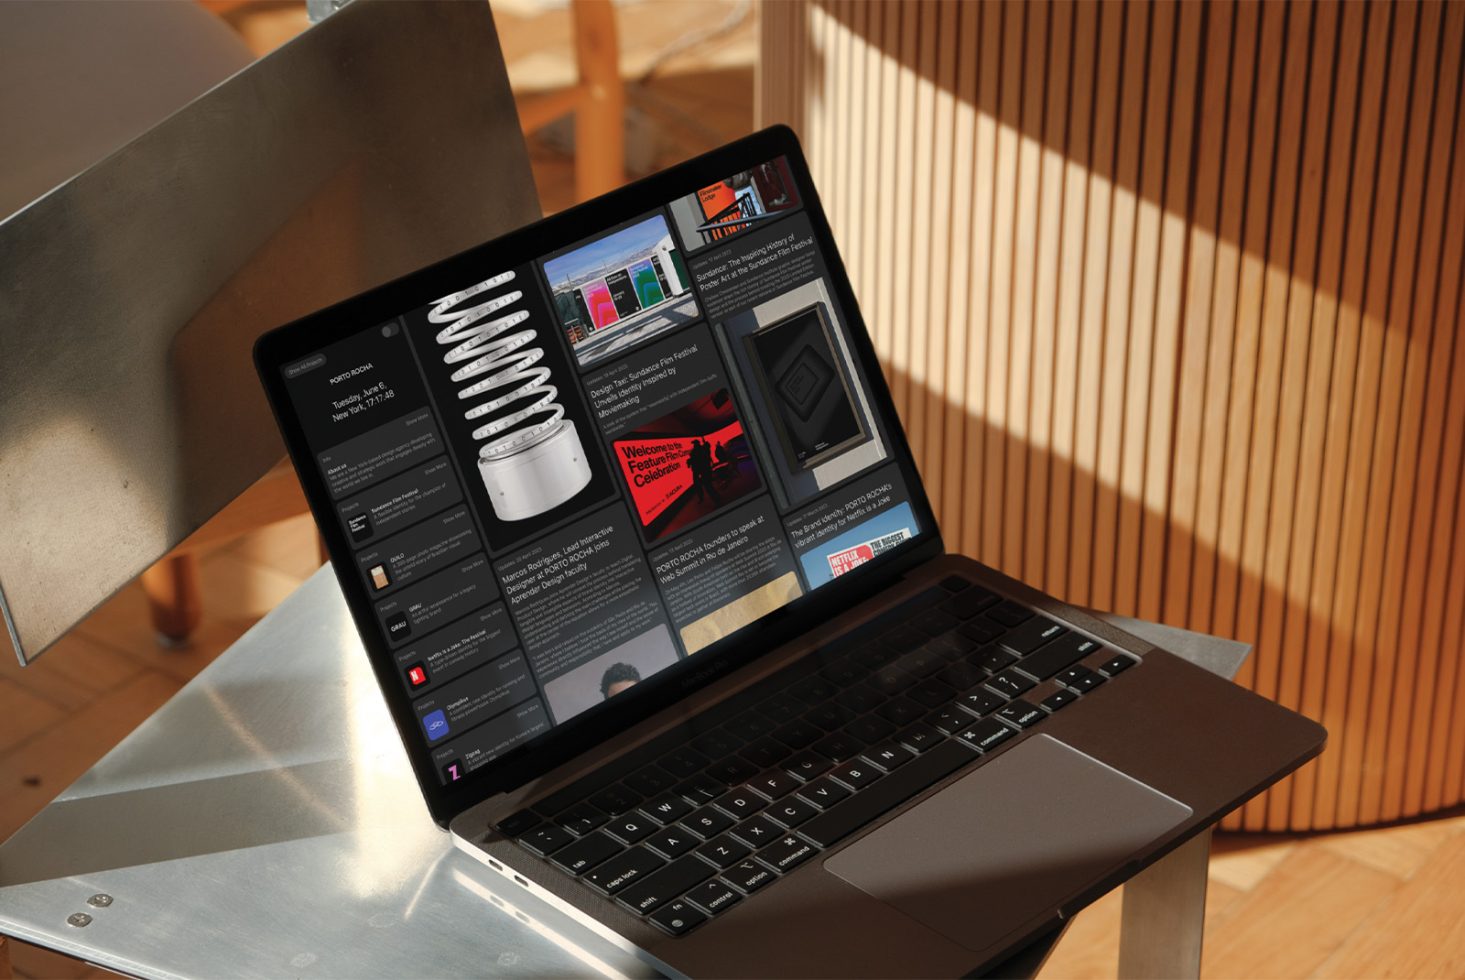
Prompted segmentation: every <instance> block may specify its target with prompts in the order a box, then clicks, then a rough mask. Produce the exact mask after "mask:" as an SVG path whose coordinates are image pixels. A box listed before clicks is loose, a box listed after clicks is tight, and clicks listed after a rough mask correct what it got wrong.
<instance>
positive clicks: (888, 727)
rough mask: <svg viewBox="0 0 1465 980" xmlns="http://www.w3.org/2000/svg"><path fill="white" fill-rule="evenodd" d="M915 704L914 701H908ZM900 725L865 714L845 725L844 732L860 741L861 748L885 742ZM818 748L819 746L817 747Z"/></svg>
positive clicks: (877, 716)
mask: <svg viewBox="0 0 1465 980" xmlns="http://www.w3.org/2000/svg"><path fill="white" fill-rule="evenodd" d="M906 703H907V704H913V703H914V702H906ZM899 729H900V726H899V725H893V724H891V723H890V722H888V721H886V720H885V719H884V718H882V717H880V716H879V715H865V716H864V717H863V718H856V719H855V720H854V721H852V722H850V723H849V724H848V725H845V726H844V733H845V734H846V735H848V736H850V737H851V738H854V739H857V740H858V741H859V742H860V748H864V747H865V746H866V745H869V744H871V743H872V742H883V741H885V740H886V739H887V738H889V737H890V736H892V735H894V734H895V733H896V732H897V731H899ZM815 748H816V749H817V746H816V747H815Z"/></svg>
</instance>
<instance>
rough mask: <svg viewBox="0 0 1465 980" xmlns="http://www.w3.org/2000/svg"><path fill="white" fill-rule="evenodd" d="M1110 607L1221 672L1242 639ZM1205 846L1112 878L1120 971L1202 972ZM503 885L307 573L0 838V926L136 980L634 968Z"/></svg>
mask: <svg viewBox="0 0 1465 980" xmlns="http://www.w3.org/2000/svg"><path fill="white" fill-rule="evenodd" d="M1116 622H1117V623H1118V624H1119V625H1121V626H1122V627H1124V628H1127V629H1129V630H1131V631H1132V632H1136V633H1141V632H1143V633H1145V634H1146V638H1147V639H1150V640H1152V641H1153V642H1156V643H1160V644H1164V645H1166V646H1167V647H1168V648H1170V649H1172V650H1174V651H1175V652H1177V653H1179V654H1181V655H1183V656H1186V657H1187V658H1188V659H1191V660H1194V661H1196V662H1197V663H1200V664H1201V665H1202V666H1206V667H1208V668H1209V669H1211V670H1213V671H1214V672H1216V673H1219V674H1223V675H1226V676H1231V675H1232V674H1233V673H1234V671H1235V670H1236V668H1237V667H1239V666H1240V664H1241V662H1242V660H1244V659H1245V657H1246V654H1247V652H1248V649H1249V648H1248V647H1246V646H1244V645H1242V644H1236V643H1231V642H1228V641H1219V640H1215V639H1212V638H1209V637H1200V636H1197V635H1196V634H1190V633H1185V632H1183V631H1179V630H1170V629H1168V628H1165V627H1157V626H1154V625H1153V624H1148V623H1136V622H1134V621H1128V620H1117V619H1116ZM160 655H162V654H160ZM1208 850H1209V835H1208V834H1207V835H1202V837H1201V838H1197V840H1196V841H1193V842H1192V843H1191V844H1188V845H1186V846H1184V847H1182V848H1181V849H1179V850H1177V851H1176V852H1174V853H1173V854H1172V855H1170V856H1168V857H1167V858H1165V859H1164V860H1163V861H1161V862H1159V863H1158V864H1156V865H1155V866H1154V867H1152V868H1151V869H1149V870H1148V871H1146V872H1144V873H1143V874H1141V875H1140V876H1139V877H1137V878H1135V879H1134V880H1133V881H1131V882H1130V884H1129V885H1128V886H1126V897H1125V927H1124V934H1123V937H1122V942H1121V946H1122V948H1121V973H1122V974H1123V975H1126V976H1146V975H1147V976H1165V975H1169V976H1176V975H1184V974H1190V975H1194V974H1195V973H1196V972H1197V970H1198V966H1199V952H1200V924H1201V915H1202V913H1203V911H1204V903H1205V880H1206V856H1207V854H1208ZM500 880H501V879H498V878H497V876H496V875H494V874H493V873H492V872H490V871H489V870H488V869H487V868H484V867H483V866H482V865H480V864H478V863H477V862H475V861H474V860H473V859H472V858H470V857H468V856H467V855H466V854H463V853H461V852H459V851H457V850H456V849H455V848H453V847H452V845H451V844H450V843H449V838H448V835H447V834H446V833H444V832H443V831H441V830H439V829H438V828H437V826H436V825H435V824H433V822H432V820H431V819H430V818H429V817H428V814H427V810H426V808H425V807H424V806H423V804H422V800H421V797H420V796H419V794H418V790H417V785H416V783H415V782H414V780H413V778H412V774H411V771H410V769H409V767H408V764H407V758H406V755H405V753H404V751H403V749H402V746H401V743H400V742H399V741H398V738H397V734H396V730H395V729H394V728H393V726H392V724H391V721H390V720H389V718H388V715H387V711H386V708H385V707H384V705H383V703H382V699H381V695H380V693H379V692H378V690H377V687H376V682H375V680H374V679H373V677H372V675H371V671H370V668H369V666H368V664H367V660H366V657H365V656H364V654H363V652H362V650H361V647H360V642H359V640H358V639H357V635H356V631H355V628H354V627H353V625H352V622H351V619H350V616H349V615H348V613H347V610H346V605H345V602H344V600H343V599H342V597H341V594H340V591H339V589H338V588H337V585H336V582H335V579H334V578H333V576H332V575H331V572H330V570H329V569H322V570H321V571H319V572H317V573H316V574H315V575H314V576H313V577H312V578H311V579H310V580H308V581H307V582H306V583H305V584H304V585H303V586H301V588H300V589H299V590H297V591H296V592H295V593H294V594H293V595H291V596H290V597H289V598H288V599H286V600H285V601H284V602H283V603H281V604H280V606H279V607H278V608H276V609H275V610H274V611H273V612H271V613H270V614H269V615H268V616H266V617H265V618H264V619H263V620H261V621H260V622H259V623H258V624H257V625H256V626H255V627H254V628H253V629H251V630H250V631H249V632H248V633H247V634H245V636H244V637H242V638H241V639H240V640H239V642H238V643H236V644H235V645H234V646H233V647H231V648H230V649H229V650H227V651H225V652H224V653H223V654H222V655H221V656H220V657H219V658H218V659H217V660H216V661H214V663H213V664H211V665H210V666H209V667H208V668H207V669H205V670H204V671H203V672H202V673H200V674H199V675H198V676H197V677H196V678H194V680H193V681H191V682H190V683H189V684H188V685H187V686H186V687H184V688H183V690H182V691H180V692H179V693H178V694H177V695H176V696H175V697H174V698H173V699H172V700H170V701H169V702H168V703H167V704H166V705H164V706H163V707H162V708H161V709H159V710H158V712H157V713H156V714H154V715H153V716H152V717H151V718H149V719H148V720H147V721H146V722H144V723H143V724H142V725H141V726H140V727H139V728H138V729H137V730H136V731H134V732H133V733H132V734H131V735H129V736H128V737H127V738H126V739H124V740H123V741H122V742H121V744H119V745H118V746H117V747H116V748H115V749H113V750H112V751H111V752H109V753H108V754H107V755H106V757H105V758H103V759H102V760H101V761H100V762H99V763H97V765H96V766H95V767H93V768H92V769H91V771H89V772H88V773H86V775H84V776H83V777H82V778H81V779H79V780H78V781H77V782H76V783H75V784H74V785H73V786H71V787H70V788H69V789H67V790H66V791H65V792H64V793H62V794H61V795H60V796H59V797H57V799H56V800H55V801H54V802H52V803H51V804H50V805H49V806H47V807H46V808H45V809H44V810H43V811H41V813H40V814H39V815H37V816H36V817H35V819H33V820H32V821H30V823H28V824H26V825H25V826H24V827H23V828H21V830H20V831H18V832H17V833H16V834H15V835H14V836H13V837H11V838H10V840H9V841H7V842H6V843H5V844H4V845H3V846H0V934H3V935H8V936H11V937H14V938H16V939H20V940H24V941H26V942H30V943H34V944H37V945H40V946H44V947H47V948H49V949H53V950H56V951H59V952H61V953H65V954H67V955H70V956H75V957H78V958H80V959H84V960H88V961H90V962H92V963H95V964H98V965H100V966H103V967H106V968H108V969H112V970H116V971H118V972H121V973H126V974H132V975H137V976H148V977H196V976H224V975H229V976H234V975H239V976H285V975H289V976H300V977H348V976H349V977H368V976H371V977H375V976H383V977H397V976H485V975H496V976H498V975H502V976H566V975H586V974H592V973H603V974H607V975H615V974H617V973H626V974H628V975H644V974H645V969H646V968H645V967H644V965H641V964H639V962H638V961H635V960H633V959H631V958H629V957H628V956H626V955H625V954H623V953H621V952H620V951H618V950H616V949H615V948H614V947H613V946H612V945H611V944H609V943H607V942H605V941H604V940H602V939H600V938H598V937H596V936H595V935H594V934H593V933H590V932H589V931H588V930H585V929H584V928H583V927H580V926H578V925H577V924H576V923H575V922H573V921H572V920H570V919H568V918H567V917H565V916H563V915H560V914H559V913H557V912H555V910H553V909H551V908H549V907H547V906H545V905H543V904H542V903H539V902H537V901H536V900H534V899H532V898H529V897H524V896H521V895H517V894H513V893H511V892H510V891H509V890H507V889H505V888H504V887H503V886H502V885H501V884H499V881H500ZM516 906H517V907H516ZM1057 938H1058V937H1057V935H1056V934H1055V935H1053V936H1050V937H1048V939H1046V940H1044V941H1042V942H1040V943H1036V944H1034V946H1033V948H1031V949H1029V950H1027V951H1024V953H1022V954H1019V956H1018V957H1015V958H1014V960H1013V961H1011V963H1010V964H1009V965H1008V967H1007V968H1005V969H1003V970H1002V971H1001V972H1002V973H1004V974H1016V973H1021V974H1030V973H1031V972H1033V971H1035V970H1036V968H1037V966H1038V965H1040V964H1041V962H1042V960H1043V958H1044V956H1045V955H1046V953H1047V951H1048V950H1049V949H1050V948H1051V947H1052V945H1053V943H1054V942H1056V940H1057Z"/></svg>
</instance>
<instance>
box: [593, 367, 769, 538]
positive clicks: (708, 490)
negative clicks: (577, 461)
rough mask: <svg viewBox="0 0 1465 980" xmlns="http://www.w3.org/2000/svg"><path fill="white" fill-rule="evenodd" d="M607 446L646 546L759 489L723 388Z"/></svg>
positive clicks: (740, 428)
mask: <svg viewBox="0 0 1465 980" xmlns="http://www.w3.org/2000/svg"><path fill="white" fill-rule="evenodd" d="M612 447H613V449H614V452H615V457H616V462H617V463H618V464H619V465H620V470H621V477H622V478H623V479H624V480H625V484H626V489H627V491H628V492H629V493H630V496H631V501H632V503H633V504H634V505H635V508H636V514H637V516H638V517H639V518H640V520H641V525H642V527H643V529H644V533H645V536H646V539H647V540H648V541H654V540H656V539H658V538H661V537H663V536H665V535H667V534H669V533H671V532H672V531H674V530H676V529H678V528H681V527H686V526H687V525H689V524H691V523H693V522H695V521H697V520H699V519H701V518H703V517H706V516H707V515H709V514H712V513H714V512H716V511H718V510H721V509H722V508H723V507H725V506H727V505H729V504H732V503H734V502H736V501H738V500H741V499H742V498H743V497H746V496H747V495H748V494H750V493H753V492H755V491H756V490H758V489H759V488H761V487H762V481H761V480H760V478H759V476H758V469H757V466H756V465H755V464H754V462H753V454H752V451H751V449H750V448H749V446H748V439H747V434H746V433H745V432H744V431H743V423H742V421H741V420H740V419H739V418H738V417H737V414H736V412H735V410H734V407H733V401H732V398H731V397H730V396H729V395H728V392H727V389H725V388H722V389H719V390H717V391H716V392H713V393H712V394H710V395H706V396H704V397H702V398H698V399H697V400H695V401H693V402H690V403H688V404H686V405H683V406H682V407H681V408H678V409H676V410H675V411H672V412H669V413H667V414H666V415H663V416H662V417H661V418H658V419H656V420H655V421H653V422H650V423H648V424H646V425H643V426H641V427H640V428H639V429H635V430H633V431H631V432H628V433H626V434H625V435H624V436H622V437H621V438H619V439H616V440H615V441H614V442H613V443H612Z"/></svg>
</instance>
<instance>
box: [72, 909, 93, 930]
mask: <svg viewBox="0 0 1465 980" xmlns="http://www.w3.org/2000/svg"><path fill="white" fill-rule="evenodd" d="M91 922H92V917H91V916H89V915H87V914H86V913H85V912H73V913H71V914H70V915H68V916H67V917H66V924H67V925H69V926H76V927H77V928H78V929H80V928H82V927H83V926H88V925H91Z"/></svg>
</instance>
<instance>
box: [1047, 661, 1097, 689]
mask: <svg viewBox="0 0 1465 980" xmlns="http://www.w3.org/2000/svg"><path fill="white" fill-rule="evenodd" d="M1058 683H1060V684H1063V685H1066V686H1068V687H1071V688H1073V689H1074V690H1075V691H1077V692H1078V693H1080V694H1087V693H1089V692H1090V691H1092V690H1093V689H1094V688H1096V687H1098V686H1099V685H1100V684H1102V683H1104V678H1102V677H1100V676H1099V675H1098V674H1096V673H1094V672H1093V671H1092V670H1089V669H1088V668H1087V667H1084V666H1082V665H1080V666H1078V667H1070V668H1068V669H1067V670H1065V671H1064V672H1063V673H1061V674H1059V675H1058Z"/></svg>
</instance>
